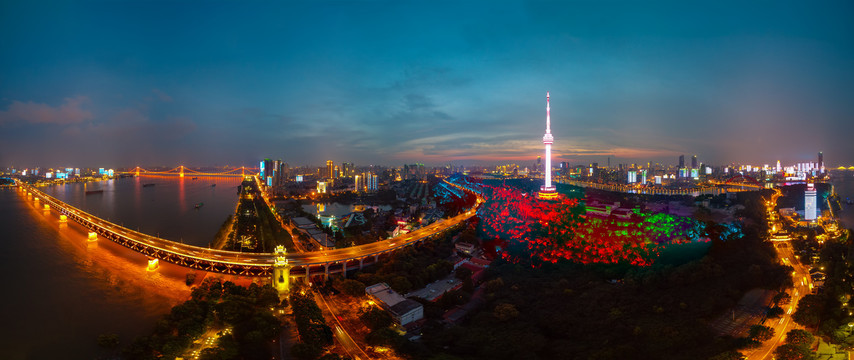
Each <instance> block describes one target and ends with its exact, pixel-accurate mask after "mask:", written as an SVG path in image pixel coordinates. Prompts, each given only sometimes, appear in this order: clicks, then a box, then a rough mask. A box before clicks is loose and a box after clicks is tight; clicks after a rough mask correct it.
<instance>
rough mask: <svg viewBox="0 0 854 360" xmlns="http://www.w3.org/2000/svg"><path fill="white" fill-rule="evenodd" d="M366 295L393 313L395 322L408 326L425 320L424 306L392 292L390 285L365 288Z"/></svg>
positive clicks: (375, 285) (383, 284)
mask: <svg viewBox="0 0 854 360" xmlns="http://www.w3.org/2000/svg"><path fill="white" fill-rule="evenodd" d="M365 293H367V294H368V296H370V297H372V298H373V299H374V300H376V301H377V302H378V303H379V304H380V305H381V306H382V308H383V309H385V310H386V311H388V312H389V313H391V316H392V317H394V320H395V322H397V323H398V324H400V325H406V324H409V323H412V322H415V321H418V320H421V319H423V318H424V306H423V305H421V303H419V302H417V301H415V300H410V299H407V298H405V297H403V296H402V295H400V294H398V293H397V292H395V291H394V290H392V289H391V288H390V287H389V286H388V284H386V283H379V284H374V285H371V286H368V287H366V288H365Z"/></svg>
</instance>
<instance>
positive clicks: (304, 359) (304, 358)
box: [291, 343, 323, 360]
mask: <svg viewBox="0 0 854 360" xmlns="http://www.w3.org/2000/svg"><path fill="white" fill-rule="evenodd" d="M322 352H323V348H321V347H319V346H314V345H309V344H306V343H296V344H294V346H291V355H293V356H294V357H295V358H297V359H301V360H313V359H317V357H318V356H320V353H322Z"/></svg>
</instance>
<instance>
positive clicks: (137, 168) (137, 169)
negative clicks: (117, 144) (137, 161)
mask: <svg viewBox="0 0 854 360" xmlns="http://www.w3.org/2000/svg"><path fill="white" fill-rule="evenodd" d="M136 176H137V177H139V166H137V167H136Z"/></svg>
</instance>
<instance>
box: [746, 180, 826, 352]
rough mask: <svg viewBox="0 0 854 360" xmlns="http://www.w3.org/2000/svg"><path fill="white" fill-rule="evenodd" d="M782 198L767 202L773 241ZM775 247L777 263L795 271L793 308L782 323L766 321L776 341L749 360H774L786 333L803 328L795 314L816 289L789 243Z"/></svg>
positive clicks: (771, 341)
mask: <svg viewBox="0 0 854 360" xmlns="http://www.w3.org/2000/svg"><path fill="white" fill-rule="evenodd" d="M780 195H781V193H780V190H776V192H775V193H774V195H772V197H771V200H770V201H768V202H766V207H767V209H766V210H767V212H768V232H769V237H770V235H773V232H774V231H775V229H779V228H780V224H779V222H778V221H779V217H778V216H777V214H776V210H775V207H776V206H777V199H778V198H779V197H780ZM774 247H775V248H776V249H777V259H778V260H779V261H780V263H781V264H784V265H788V266H791V267H792V268H793V270H794V271H793V272H792V282H793V283H794V287H793V288H792V290H790V291H789V295H791V301H790V302H789V304H787V305H783V306H782V308H783V310H785V311H786V312H785V314H783V316H782V317H780V318H779V319H768V320H766V322H765V326H768V327H770V328H772V329H774V337H773V338H771V339H770V340H768V341H765V342H764V343H762V346H760V347H759V348H757V349H754V350H753V351H752V352H750V353H748V354H747V359H748V360H760V359H773V358H774V349H776V348H777V346H779V345H781V344H783V342H784V341H785V338H786V333H788V332H789V331H790V330H793V329H802V328H803V327H801V326H800V325H798V324H797V323H795V322H794V320H792V314H793V313H794V312H795V310H796V309H797V307H798V301H799V300H800V299H801V298H803V297H804V295H806V294H809V293H810V292H812V288H813V284H812V278H810V273H809V268H808V267H806V266H804V265H803V264H801V262H800V261H799V259H798V258H797V257H795V254H794V252H793V250H792V246H791V245H790V244H789V243H788V242H785V241H778V242H775V243H774Z"/></svg>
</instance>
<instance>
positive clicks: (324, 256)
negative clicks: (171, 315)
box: [18, 183, 482, 276]
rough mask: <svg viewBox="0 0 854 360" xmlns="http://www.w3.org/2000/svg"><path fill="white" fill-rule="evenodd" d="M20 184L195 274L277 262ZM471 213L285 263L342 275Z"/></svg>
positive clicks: (253, 272)
mask: <svg viewBox="0 0 854 360" xmlns="http://www.w3.org/2000/svg"><path fill="white" fill-rule="evenodd" d="M18 185H19V189H20V190H21V191H22V192H29V193H32V195H33V196H34V197H36V198H38V199H39V201H42V202H44V203H45V204H47V205H49V206H50V207H51V209H54V210H57V211H59V212H60V213H61V214H64V215H66V216H68V218H69V219H71V220H73V221H75V222H77V223H79V224H81V225H83V226H84V227H86V228H88V229H90V230H91V231H94V232H96V233H97V234H98V235H100V236H102V237H104V238H107V239H109V240H111V241H114V242H116V243H118V244H120V245H122V246H125V247H127V248H129V249H131V250H134V251H137V252H140V253H142V254H145V255H147V256H150V257H152V258H157V259H160V260H163V261H167V262H170V263H174V264H177V265H181V266H186V267H189V268H193V269H199V270H203V271H210V272H218V273H224V274H232V275H245V276H269V275H270V273H271V269H272V266H273V262H274V257H275V255H274V254H273V253H242V252H235V251H227V250H214V249H208V248H203V247H198V246H193V245H187V244H182V243H176V242H174V241H171V240H167V239H163V238H159V237H155V236H151V235H148V234H145V233H141V232H138V231H135V230H132V229H129V228H126V227H123V226H121V225H117V224H115V223H112V222H109V221H107V220H104V219H101V218H99V217H97V216H94V215H92V214H89V213H87V212H85V211H83V210H80V209H78V208H76V207H73V206H71V205H69V204H66V203H64V202H62V201H60V200H58V199H56V198H54V197H52V196H50V195H47V194H45V193H44V192H42V191H40V190H38V189H36V188H34V187H32V186H30V185H27V184H23V183H18ZM481 202H482V199H481V198H480V197H479V198H478V202H477V205H479V204H480V203H481ZM477 205H476V206H477ZM474 214H475V210H474V209H472V210H469V211H467V212H464V213H462V214H460V215H457V216H455V217H453V218H450V219H444V220H440V221H437V222H435V223H433V224H430V225H428V226H425V227H423V228H421V229H418V230H416V231H413V232H411V233H408V234H405V235H401V236H398V237H395V238H393V239H388V240H381V241H377V242H375V243H371V244H365V245H359V246H353V247H348V248H343V249H333V250H324V251H312V252H301V253H288V254H287V256H286V258H287V260H288V263H289V265H291V266H292V267H293V268H298V267H302V268H304V269H305V270H306V272H305V274H306V275H310V268H311V267H312V266H322V267H323V268H324V271H325V273H327V274H328V272H329V267H330V266H332V265H336V264H338V270H339V271H346V269H347V266H348V262H351V261H358V262H359V265H360V266H361V265H362V264H363V263H364V261H365V260H366V259H368V260H374V261H376V258H377V257H378V256H379V255H381V254H385V253H389V252H392V251H395V250H398V249H401V248H404V247H406V246H408V245H412V244H415V243H418V242H421V241H424V240H429V239H432V238H433V237H434V236H436V235H438V234H441V233H443V232H444V231H447V230H449V229H451V228H453V227H454V226H457V225H459V224H461V223H462V222H464V221H466V220H468V219H469V218H471V217H472V216H474ZM293 275H294V276H300V275H302V274H300V273H299V272H296V273H294V274H293Z"/></svg>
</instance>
